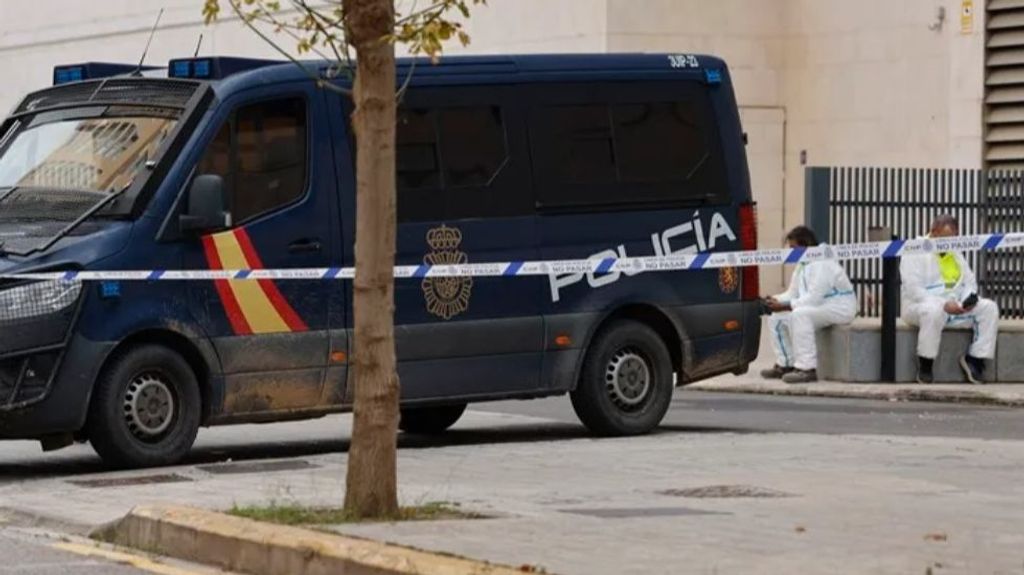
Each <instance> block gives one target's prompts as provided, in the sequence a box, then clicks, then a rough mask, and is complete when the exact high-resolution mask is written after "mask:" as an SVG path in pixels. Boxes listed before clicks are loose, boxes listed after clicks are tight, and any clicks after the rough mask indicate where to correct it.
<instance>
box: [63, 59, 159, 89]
mask: <svg viewBox="0 0 1024 575" xmlns="http://www.w3.org/2000/svg"><path fill="white" fill-rule="evenodd" d="M155 69H156V67H155V66H143V67H142V68H139V66H138V64H113V63H110V62H85V63H82V64H68V65H64V66H56V67H55V68H54V69H53V84H54V85H59V84H68V83H70V82H81V81H83V80H95V79H98V78H109V77H111V76H120V75H123V74H130V73H132V72H134V71H135V70H155Z"/></svg>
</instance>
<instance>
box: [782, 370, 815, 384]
mask: <svg viewBox="0 0 1024 575" xmlns="http://www.w3.org/2000/svg"><path fill="white" fill-rule="evenodd" d="M782 381H784V382H786V383H814V382H815V381H818V371H817V370H815V369H794V370H793V371H791V372H789V373H787V374H786V375H784V376H782Z"/></svg>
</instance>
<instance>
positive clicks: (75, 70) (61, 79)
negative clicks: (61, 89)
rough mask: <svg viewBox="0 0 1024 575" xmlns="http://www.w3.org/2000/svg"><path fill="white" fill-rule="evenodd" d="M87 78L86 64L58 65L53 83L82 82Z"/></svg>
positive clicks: (54, 72) (54, 71)
mask: <svg viewBox="0 0 1024 575" xmlns="http://www.w3.org/2000/svg"><path fill="white" fill-rule="evenodd" d="M84 79H85V67H84V66H57V67H56V68H54V69H53V84H54V85H57V84H67V83H68V82H81V81H82V80H84Z"/></svg>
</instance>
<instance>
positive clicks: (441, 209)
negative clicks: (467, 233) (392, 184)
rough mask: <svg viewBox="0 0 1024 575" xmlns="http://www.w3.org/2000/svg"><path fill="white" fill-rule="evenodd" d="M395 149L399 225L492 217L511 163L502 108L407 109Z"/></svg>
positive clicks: (402, 111) (402, 113)
mask: <svg viewBox="0 0 1024 575" xmlns="http://www.w3.org/2000/svg"><path fill="white" fill-rule="evenodd" d="M396 146H397V147H396V154H397V157H396V164H397V166H396V169H397V184H398V215H399V220H400V221H429V220H439V219H445V218H453V217H469V216H470V215H484V214H487V215H490V214H491V213H493V211H494V205H493V204H494V197H493V196H495V195H498V191H497V190H495V189H494V185H495V179H496V178H497V177H498V175H499V174H500V173H501V172H502V169H503V168H504V166H505V165H506V164H507V163H508V161H509V157H508V146H507V142H506V134H505V124H504V120H503V117H502V110H501V108H500V107H498V106H471V107H451V108H449V107H444V108H417V107H413V108H402V109H400V110H399V111H398V130H397V133H396ZM475 192H479V193H475ZM475 202H476V203H479V205H480V206H481V207H482V208H483V211H480V213H476V212H477V211H479V210H475V209H474V206H473V205H472V204H473V203H475ZM448 206H457V209H455V208H452V209H448V208H447V207H448ZM456 211H457V212H458V213H455V212H456Z"/></svg>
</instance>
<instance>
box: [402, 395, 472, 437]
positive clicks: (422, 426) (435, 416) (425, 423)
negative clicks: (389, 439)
mask: <svg viewBox="0 0 1024 575" xmlns="http://www.w3.org/2000/svg"><path fill="white" fill-rule="evenodd" d="M465 411H466V404H465V403H460V404H457V405H437V406H433V407H410V408H408V409H403V410H402V417H401V419H399V421H398V428H399V429H401V430H402V431H404V432H406V433H419V434H424V435H431V434H435V433H442V432H443V431H445V430H447V429H448V428H449V427H451V426H453V425H455V422H456V421H458V420H459V418H460V417H462V414H463V413H465Z"/></svg>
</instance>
